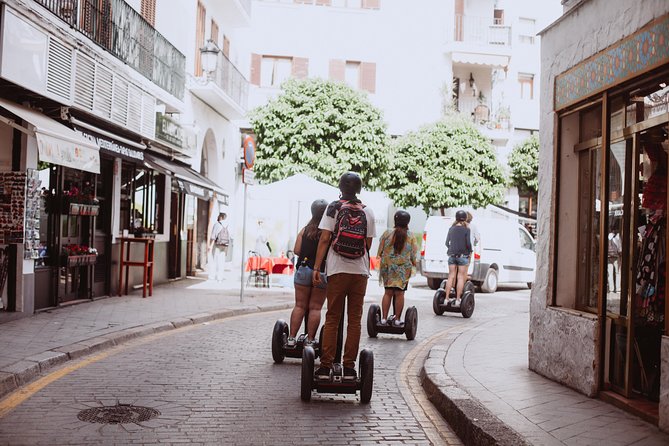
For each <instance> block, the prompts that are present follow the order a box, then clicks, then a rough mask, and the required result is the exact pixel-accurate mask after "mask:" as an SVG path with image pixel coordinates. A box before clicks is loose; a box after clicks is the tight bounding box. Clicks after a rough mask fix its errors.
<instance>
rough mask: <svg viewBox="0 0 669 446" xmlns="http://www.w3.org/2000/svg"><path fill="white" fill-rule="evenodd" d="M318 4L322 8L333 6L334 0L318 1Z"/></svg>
mask: <svg viewBox="0 0 669 446" xmlns="http://www.w3.org/2000/svg"><path fill="white" fill-rule="evenodd" d="M316 4H317V5H320V6H332V0H316Z"/></svg>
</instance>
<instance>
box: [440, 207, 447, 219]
mask: <svg viewBox="0 0 669 446" xmlns="http://www.w3.org/2000/svg"><path fill="white" fill-rule="evenodd" d="M439 212H440V213H441V216H442V217H443V216H444V215H446V211H445V209H444V207H443V206H442V207H440V208H439Z"/></svg>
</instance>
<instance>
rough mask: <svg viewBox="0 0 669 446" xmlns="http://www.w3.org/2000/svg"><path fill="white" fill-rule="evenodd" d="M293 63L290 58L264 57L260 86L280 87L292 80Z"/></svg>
mask: <svg viewBox="0 0 669 446" xmlns="http://www.w3.org/2000/svg"><path fill="white" fill-rule="evenodd" d="M292 69H293V61H292V58H290V57H274V56H263V57H262V62H261V66H260V86H261V87H279V86H280V85H281V83H282V82H283V81H285V80H287V79H289V78H290V73H291V72H292Z"/></svg>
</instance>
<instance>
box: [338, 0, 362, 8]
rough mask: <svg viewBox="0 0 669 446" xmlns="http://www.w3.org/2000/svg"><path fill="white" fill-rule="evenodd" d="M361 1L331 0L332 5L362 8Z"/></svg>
mask: <svg viewBox="0 0 669 446" xmlns="http://www.w3.org/2000/svg"><path fill="white" fill-rule="evenodd" d="M362 3H363V1H362V0H332V6H337V7H340V8H353V9H360V8H362Z"/></svg>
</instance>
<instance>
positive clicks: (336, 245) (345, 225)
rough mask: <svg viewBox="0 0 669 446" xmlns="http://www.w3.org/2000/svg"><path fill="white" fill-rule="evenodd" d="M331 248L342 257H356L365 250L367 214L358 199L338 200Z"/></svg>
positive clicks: (360, 255)
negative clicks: (338, 204)
mask: <svg viewBox="0 0 669 446" xmlns="http://www.w3.org/2000/svg"><path fill="white" fill-rule="evenodd" d="M340 203H341V204H340V206H339V212H338V213H337V217H336V220H335V227H334V240H333V241H332V245H331V246H332V249H333V250H334V252H336V253H337V254H339V255H340V256H342V257H347V258H349V259H357V258H360V257H362V256H364V255H365V252H366V251H367V214H365V211H364V208H365V206H364V205H363V204H362V203H360V202H359V201H357V200H355V201H346V200H342V201H341V202H340Z"/></svg>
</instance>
